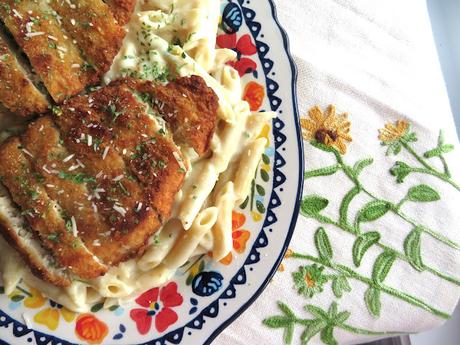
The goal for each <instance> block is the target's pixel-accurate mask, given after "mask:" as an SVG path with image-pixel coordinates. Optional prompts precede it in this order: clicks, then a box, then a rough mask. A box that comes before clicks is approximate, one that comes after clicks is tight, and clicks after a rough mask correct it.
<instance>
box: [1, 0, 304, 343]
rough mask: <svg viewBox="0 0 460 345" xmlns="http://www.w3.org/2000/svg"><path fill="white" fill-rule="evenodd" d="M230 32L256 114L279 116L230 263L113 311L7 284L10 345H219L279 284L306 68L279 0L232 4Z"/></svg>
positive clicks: (237, 223)
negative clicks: (83, 308) (280, 17)
mask: <svg viewBox="0 0 460 345" xmlns="http://www.w3.org/2000/svg"><path fill="white" fill-rule="evenodd" d="M221 28H222V32H221V33H220V36H219V37H218V40H217V41H218V45H221V48H230V49H234V50H236V51H237V52H238V61H237V62H236V63H235V65H234V67H235V68H236V69H238V70H239V72H240V74H242V75H244V78H243V81H244V83H245V84H246V85H245V88H244V90H245V91H244V99H245V100H247V101H248V102H249V103H250V105H251V109H252V110H253V111H256V110H259V111H263V110H273V111H276V112H277V113H278V114H279V117H278V118H277V119H275V120H274V121H273V122H272V126H270V127H268V126H267V127H266V128H265V129H264V131H263V133H262V134H261V135H264V136H266V137H267V138H268V139H269V142H270V144H269V145H268V146H267V148H266V151H265V153H264V155H263V159H262V161H261V164H260V166H259V168H258V171H257V174H256V177H255V179H254V181H253V183H252V190H251V194H250V197H248V199H247V200H246V201H245V202H244V203H243V204H242V205H241V206H239V207H238V208H237V209H235V211H234V213H233V251H232V253H230V254H229V255H228V256H227V257H226V258H224V259H223V260H221V261H220V262H214V261H212V260H211V259H210V258H208V257H207V256H202V257H199V258H197V259H196V260H194V261H192V262H189V263H187V264H186V265H185V266H183V267H182V268H181V269H180V270H179V271H178V272H177V274H176V276H175V277H174V279H173V281H171V282H170V283H168V284H167V285H165V286H163V287H161V288H155V289H151V290H149V291H147V292H145V293H144V294H142V295H140V296H139V297H138V298H137V299H136V300H135V301H133V302H132V303H131V304H128V305H123V306H113V307H111V308H110V310H104V309H102V305H101V304H96V305H94V306H93V307H92V309H91V312H90V313H87V314H81V315H77V314H75V313H72V312H70V311H68V310H67V309H66V308H63V307H62V306H60V305H58V304H56V303H55V302H53V301H51V300H48V299H46V298H44V297H43V296H42V295H41V294H40V292H39V291H37V290H36V289H34V288H33V287H30V286H27V285H25V284H20V286H19V287H18V288H17V289H16V291H15V292H13V293H12V294H11V295H9V296H7V295H5V294H4V289H3V288H2V287H1V288H0V339H1V340H0V343H2V341H3V342H6V343H8V344H14V345H19V344H34V343H36V344H55V345H57V344H75V343H79V344H81V343H85V344H101V343H104V344H120V345H122V344H179V343H180V344H203V343H204V344H209V343H211V341H212V340H213V339H214V338H215V337H216V336H217V335H218V334H219V333H220V332H221V331H222V330H223V329H224V328H225V327H226V326H227V325H228V324H229V323H230V322H232V321H233V320H234V319H235V318H237V317H238V316H239V315H240V314H241V313H242V312H243V311H244V310H245V309H246V308H247V307H248V306H249V305H250V304H251V303H252V302H253V301H254V300H255V299H256V298H257V297H258V296H259V295H260V293H261V292H262V290H263V289H264V287H265V286H266V285H267V284H268V283H269V281H270V279H271V277H272V275H273V274H274V273H275V271H276V269H277V267H278V265H279V264H280V262H281V260H282V258H283V255H284V252H285V250H286V249H287V246H288V243H289V240H290V238H291V235H292V232H293V230H294V226H295V222H296V219H297V214H298V208H299V199H300V196H301V189H302V168H303V157H302V152H303V150H302V143H301V140H300V127H299V124H298V115H297V107H296V98H295V97H296V96H295V79H296V71H295V66H294V63H293V61H292V58H291V57H290V54H289V50H288V39H287V36H286V33H285V32H284V31H283V30H282V29H281V27H280V26H279V24H278V22H277V19H276V13H275V8H274V4H273V3H272V1H271V0H266V1H249V0H237V1H235V0H233V1H232V0H226V1H222V22H221ZM248 47H249V48H248ZM254 47H256V48H257V49H254ZM0 286H1V282H0Z"/></svg>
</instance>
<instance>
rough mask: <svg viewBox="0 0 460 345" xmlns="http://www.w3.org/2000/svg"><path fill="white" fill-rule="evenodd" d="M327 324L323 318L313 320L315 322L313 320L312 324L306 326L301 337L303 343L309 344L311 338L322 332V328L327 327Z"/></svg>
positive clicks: (304, 344)
mask: <svg viewBox="0 0 460 345" xmlns="http://www.w3.org/2000/svg"><path fill="white" fill-rule="evenodd" d="M326 325H327V323H326V322H325V321H323V320H321V319H319V320H318V319H316V320H313V322H311V323H310V325H308V326H307V328H305V330H304V331H303V333H302V335H301V337H300V340H301V341H302V345H307V344H308V342H309V341H310V340H311V338H313V337H314V336H315V335H317V334H318V333H319V332H321V330H322V329H323V328H324V327H326Z"/></svg>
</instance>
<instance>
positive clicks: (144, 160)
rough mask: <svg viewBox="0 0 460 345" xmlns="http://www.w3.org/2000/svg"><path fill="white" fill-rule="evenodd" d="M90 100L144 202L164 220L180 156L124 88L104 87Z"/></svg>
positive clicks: (180, 171)
mask: <svg viewBox="0 0 460 345" xmlns="http://www.w3.org/2000/svg"><path fill="white" fill-rule="evenodd" d="M91 98H92V99H93V111H92V112H93V113H94V112H97V111H98V110H97V109H99V114H100V118H101V119H102V121H105V122H106V124H107V125H108V126H109V127H110V128H111V133H112V135H113V139H112V140H113V146H114V149H115V150H116V151H117V152H126V154H125V155H123V159H124V161H125V163H126V165H127V166H128V167H129V168H130V171H131V172H132V173H133V175H134V176H135V177H137V179H138V180H139V181H140V182H141V184H142V187H143V189H144V191H145V193H146V195H147V196H146V199H147V200H150V205H151V206H152V207H153V208H155V209H156V210H157V211H158V213H159V215H160V218H161V219H162V220H164V219H166V218H168V217H169V214H170V211H171V206H172V204H173V202H174V197H175V195H176V193H177V192H178V191H179V189H180V187H181V186H182V182H183V180H184V177H185V173H186V167H185V163H184V162H183V157H182V153H181V152H180V150H179V149H178V148H177V146H176V145H175V144H174V143H173V141H172V140H171V139H170V138H168V137H167V136H166V132H165V131H163V128H161V127H158V124H157V122H156V121H155V120H154V118H153V117H152V116H151V115H148V114H147V113H146V112H147V111H148V107H146V105H145V104H143V103H141V102H140V101H139V99H138V98H136V96H135V95H134V94H133V93H132V91H131V90H130V89H129V88H128V87H127V86H126V85H124V84H120V85H116V86H108V87H105V88H103V89H101V90H99V91H97V92H95V93H93V94H92V95H91Z"/></svg>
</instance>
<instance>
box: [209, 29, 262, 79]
mask: <svg viewBox="0 0 460 345" xmlns="http://www.w3.org/2000/svg"><path fill="white" fill-rule="evenodd" d="M217 45H218V46H219V47H220V48H227V49H232V50H234V51H235V52H236V53H237V54H238V55H237V61H230V62H228V64H229V65H230V66H232V67H233V68H234V69H236V70H237V71H238V73H239V75H240V76H241V77H242V76H243V75H245V74H246V73H251V72H252V71H255V70H256V68H257V64H256V63H255V61H254V60H252V59H250V58H248V57H244V56H251V55H254V54H255V53H257V47H256V46H255V45H254V43H252V41H251V36H249V35H248V34H245V35H243V36H241V37H240V38H239V39H238V40H237V37H236V34H231V35H230V34H224V35H219V36H217Z"/></svg>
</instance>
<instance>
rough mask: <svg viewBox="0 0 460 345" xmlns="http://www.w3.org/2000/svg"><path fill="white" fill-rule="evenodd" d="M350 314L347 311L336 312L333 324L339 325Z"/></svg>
mask: <svg viewBox="0 0 460 345" xmlns="http://www.w3.org/2000/svg"><path fill="white" fill-rule="evenodd" d="M350 315H351V313H350V312H349V311H342V312H340V313H338V314H337V316H336V317H335V319H334V324H335V325H337V326H340V325H341V324H343V323H344V322H345V321H347V320H348V318H349V317H350Z"/></svg>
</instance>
